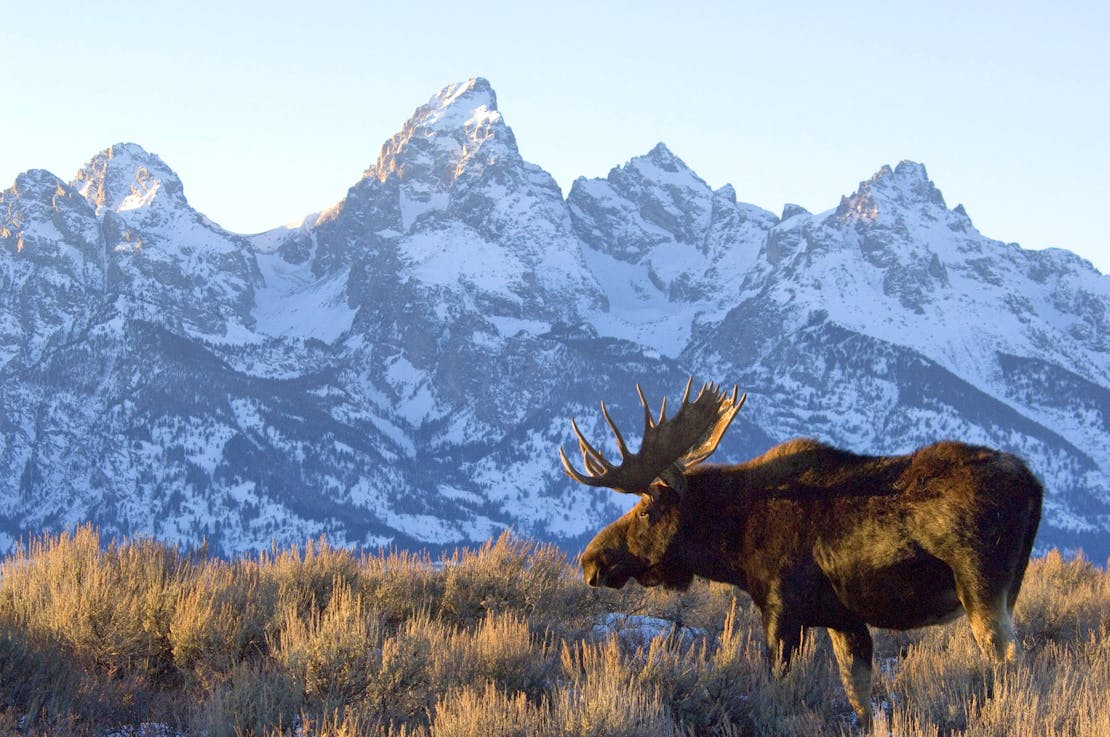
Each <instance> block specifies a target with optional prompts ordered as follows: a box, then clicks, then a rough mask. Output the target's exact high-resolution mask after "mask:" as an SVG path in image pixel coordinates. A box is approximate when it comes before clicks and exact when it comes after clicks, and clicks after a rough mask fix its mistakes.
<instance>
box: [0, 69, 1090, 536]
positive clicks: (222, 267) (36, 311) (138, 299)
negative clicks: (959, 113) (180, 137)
mask: <svg viewBox="0 0 1110 737" xmlns="http://www.w3.org/2000/svg"><path fill="white" fill-rule="evenodd" d="M0 284H2V285H3V290H2V291H0V374H2V376H0V379H2V380H3V382H4V386H5V391H4V392H3V393H2V394H0V469H2V471H3V476H2V478H4V479H6V481H3V482H0V547H2V546H6V545H10V544H12V543H13V542H14V540H15V539H17V538H18V537H19V536H20V535H21V534H24V533H26V532H27V531H37V530H41V529H47V528H49V529H57V528H59V527H62V526H66V525H72V524H75V523H77V522H79V521H83V520H92V521H95V522H97V523H98V524H100V525H101V526H102V527H104V528H105V529H106V530H107V531H109V532H116V533H120V534H132V533H145V534H152V535H156V536H158V537H160V538H163V539H166V540H170V541H174V542H179V543H184V544H195V543H197V542H198V541H199V540H200V538H201V537H204V538H206V539H207V540H208V541H209V544H210V546H211V547H213V548H214V549H216V550H219V551H223V552H226V553H235V552H242V551H249V550H256V549H259V548H264V547H266V546H268V545H269V544H270V543H271V541H275V542H277V543H278V544H279V545H288V544H296V543H300V542H303V540H304V539H305V538H306V537H308V536H312V535H318V534H325V533H326V534H327V535H328V536H329V538H330V539H331V540H332V541H333V542H337V543H339V544H344V545H359V546H373V545H379V544H387V543H388V544H395V545H399V546H403V547H414V546H424V547H433V548H435V547H452V546H454V545H458V544H466V543H473V542H477V541H480V540H483V539H485V538H486V537H487V536H489V535H491V534H493V533H495V532H496V531H497V530H499V529H501V528H503V527H505V526H514V527H516V528H517V529H518V530H520V531H521V532H524V533H527V534H531V535H535V536H537V537H539V538H541V539H546V540H552V541H556V542H559V543H561V544H563V545H566V546H568V547H569V548H572V549H573V548H574V547H575V546H576V545H579V544H580V543H581V542H582V541H583V540H584V539H586V538H587V537H588V536H589V535H591V534H592V532H593V531H594V530H595V529H596V528H597V526H598V525H599V524H601V523H602V522H604V521H605V520H607V519H608V518H611V517H612V516H614V515H616V514H617V513H618V512H619V511H620V510H621V509H623V508H625V507H627V505H628V503H629V501H630V500H628V499H627V498H625V497H623V495H618V494H613V493H609V492H606V491H603V490H596V489H585V488H578V487H577V485H575V484H574V483H573V482H571V481H570V480H569V479H567V478H566V477H565V476H563V475H562V473H561V471H560V469H559V466H558V462H557V460H556V455H555V448H556V446H558V445H560V444H562V445H567V444H568V442H569V440H570V431H569V419H570V417H571V416H575V417H577V418H578V420H579V423H580V425H581V426H582V427H583V429H584V430H585V431H586V432H587V434H589V435H590V436H591V437H593V438H595V439H596V440H597V441H598V442H599V443H602V444H603V445H604V444H607V443H609V444H611V440H610V439H609V433H608V430H607V428H605V427H604V423H602V422H601V419H600V415H599V412H598V410H597V401H598V400H599V399H605V400H606V402H607V404H608V405H609V406H610V408H611V409H612V411H613V412H614V414H615V415H616V417H617V420H618V422H619V423H620V424H621V425H622V426H623V427H626V428H627V429H628V432H627V434H628V435H629V436H630V437H629V440H630V442H633V443H634V442H635V434H636V433H635V430H636V428H638V427H639V423H640V419H639V418H640V416H641V410H640V408H639V405H638V402H637V400H636V398H635V393H634V391H633V390H632V386H633V384H634V383H637V382H639V383H641V384H643V386H644V389H645V391H646V392H647V394H648V395H649V397H650V399H651V401H652V402H653V403H657V402H658V401H659V399H660V398H661V396H662V395H663V394H664V393H670V394H672V395H674V394H675V393H676V392H678V391H679V390H680V389H681V386H682V385H683V383H684V382H685V378H686V376H687V375H689V374H690V373H694V374H695V375H696V376H698V377H699V378H705V379H711V380H718V381H724V382H730V383H731V382H733V381H735V382H737V383H739V384H740V385H741V387H742V388H744V389H745V390H747V391H748V392H749V395H750V398H749V402H748V405H747V406H746V407H745V409H744V411H743V413H741V415H740V417H739V418H738V420H737V422H736V424H735V426H734V427H733V429H732V430H731V431H730V433H729V435H728V436H727V437H726V439H725V442H724V444H723V445H722V448H721V450H720V451H719V453H718V455H719V457H720V459H721V460H730V459H741V458H745V457H750V456H752V455H754V454H756V453H759V452H761V451H763V450H765V449H766V448H767V447H768V446H769V445H771V444H772V443H774V442H778V441H780V440H784V439H787V438H789V437H793V436H795V435H815V436H818V437H821V438H824V439H826V440H829V441H831V442H835V443H838V444H841V445H844V446H846V447H850V448H852V449H854V450H857V451H863V452H904V451H907V450H910V449H912V448H913V447H915V446H917V445H919V444H922V443H926V442H930V441H932V440H936V439H940V438H944V437H954V438H960V439H965V440H970V441H973V442H982V443H987V444H990V445H993V446H997V447H1003V448H1007V449H1011V450H1014V451H1015V452H1018V453H1020V454H1021V455H1023V456H1024V457H1025V458H1027V459H1028V460H1029V462H1030V463H1031V465H1032V466H1033V467H1034V469H1035V470H1036V472H1037V473H1038V474H1039V475H1040V476H1041V477H1042V478H1043V479H1044V480H1045V482H1046V487H1047V491H1048V498H1047V501H1046V515H1045V522H1044V524H1043V525H1042V533H1041V544H1042V545H1060V546H1063V547H1076V546H1083V547H1085V548H1086V549H1087V550H1088V551H1089V552H1090V553H1092V554H1093V555H1096V556H1105V555H1107V554H1110V481H1108V479H1110V467H1108V465H1107V464H1108V461H1107V459H1108V458H1110V453H1108V451H1110V427H1108V422H1110V419H1108V418H1110V324H1108V320H1110V318H1108V314H1110V278H1108V277H1106V276H1103V275H1101V274H1099V273H1098V272H1096V271H1095V270H1094V269H1093V268H1091V267H1090V265H1089V264H1086V262H1083V261H1082V260H1080V259H1078V258H1077V257H1075V256H1073V255H1071V254H1069V253H1067V252H1063V251H1046V252H1030V251H1025V250H1023V249H1021V248H1020V247H1018V246H1016V245H1013V244H1002V243H999V242H997V241H993V240H990V239H989V238H985V237H983V236H982V235H981V234H979V233H978V231H976V230H975V228H974V226H973V225H972V224H971V221H970V220H969V219H968V217H967V215H966V213H965V212H964V210H963V208H962V207H957V208H955V209H952V210H949V209H948V208H947V206H946V204H945V203H944V200H943V197H942V196H941V194H940V192H939V190H937V188H936V187H935V186H934V185H933V183H932V182H930V181H929V179H928V177H927V175H926V172H925V169H924V167H922V166H921V165H919V164H914V163H911V162H903V163H902V164H899V165H898V166H897V167H895V168H894V169H890V168H889V167H884V168H883V169H881V170H880V171H879V172H878V173H877V174H876V175H875V176H874V177H873V178H872V179H870V180H868V181H866V182H863V183H861V185H860V186H859V188H858V189H857V191H856V192H854V193H853V194H851V195H849V196H847V197H844V198H842V200H841V203H840V205H839V206H838V207H835V208H832V209H830V210H829V211H827V212H824V213H819V214H811V213H808V212H806V211H804V210H802V209H801V208H798V207H795V206H787V207H786V208H784V211H783V215H782V218H779V217H776V216H775V215H773V214H771V213H769V212H766V211H764V210H761V209H759V208H757V207H754V206H752V205H746V204H743V203H740V202H737V199H736V194H735V192H733V190H732V188H731V187H727V186H726V187H722V188H720V189H718V190H716V191H713V190H712V189H711V188H710V187H709V186H708V185H707V184H706V183H705V182H704V181H702V180H701V179H700V178H699V177H698V176H697V174H696V173H694V172H693V171H692V170H691V169H690V168H689V167H688V166H686V164H685V163H683V162H682V161H681V159H680V158H678V157H677V156H676V155H675V154H674V153H672V152H671V151H669V150H668V149H667V148H666V147H665V146H663V145H662V144H660V145H659V146H657V147H655V148H654V149H653V150H651V151H649V152H647V153H646V154H645V155H643V156H640V157H636V158H634V159H633V160H632V161H630V162H628V163H626V164H624V165H623V166H620V167H617V168H615V169H613V170H612V171H611V172H610V174H609V175H608V177H606V178H605V179H603V180H602V179H598V180H587V179H579V180H578V181H577V182H575V184H574V186H573V187H572V189H571V191H570V193H569V194H568V195H567V198H566V199H565V200H564V198H563V196H562V193H561V192H560V191H559V189H558V187H557V185H556V184H555V182H554V180H553V179H552V178H551V177H550V176H549V175H548V174H547V173H546V172H544V171H543V170H542V169H540V168H539V167H538V166H536V165H534V164H531V163H529V162H526V161H524V160H523V159H522V157H521V156H520V153H519V151H518V149H517V146H516V139H515V136H514V134H513V132H512V130H511V129H510V128H509V127H508V126H507V125H506V124H505V121H504V119H503V117H502V115H501V112H500V110H499V109H498V105H497V99H496V95H495V94H494V91H493V89H492V88H491V87H490V85H489V83H488V82H486V81H485V80H482V79H473V80H469V81H467V82H463V83H460V84H455V85H451V86H449V87H447V88H445V89H444V90H442V91H441V92H440V93H438V94H436V95H434V96H433V97H432V98H431V99H430V100H429V101H428V102H427V104H425V105H423V106H421V107H419V108H417V110H416V111H415V112H414V113H413V115H412V117H411V118H410V120H409V121H408V122H407V123H406V124H405V125H404V126H403V127H402V129H401V131H400V132H399V133H398V134H397V135H396V136H394V137H393V138H391V139H390V140H389V141H387V142H386V143H385V144H384V145H383V147H382V149H381V152H380V154H379V156H378V158H377V161H376V162H375V163H374V164H373V165H371V166H370V167H369V168H368V169H367V170H366V172H365V174H364V176H363V177H362V178H361V179H360V181H358V182H356V183H355V184H354V185H353V186H352V187H351V188H350V190H349V191H348V193H347V195H346V197H345V198H344V199H343V200H342V201H340V202H339V203H337V204H336V205H335V206H334V207H332V208H330V209H329V210H326V211H324V212H321V213H314V214H312V215H309V216H306V217H305V218H303V219H302V220H301V222H300V223H298V224H296V225H293V226H288V227H283V228H278V229H275V230H272V231H270V232H267V233H263V234H259V235H254V236H240V235H236V234H233V233H228V232H226V231H224V230H223V229H222V228H220V227H219V226H218V225H216V224H214V223H212V222H211V221H210V220H208V219H207V218H205V217H204V216H203V215H201V214H200V213H197V212H196V211H194V210H193V209H192V208H191V207H190V206H189V204H188V202H187V200H186V199H185V196H184V188H183V186H182V183H181V181H180V179H179V178H178V177H177V176H176V174H174V173H173V171H172V169H170V168H169V167H168V166H167V165H166V164H165V163H164V162H162V161H161V160H160V159H159V158H158V157H157V156H154V155H153V154H150V153H148V152H146V151H144V150H143V149H142V148H140V147H139V146H136V145H134V144H119V145H116V146H112V147H111V148H110V149H107V150H105V151H104V152H101V153H100V154H98V155H97V156H96V157H94V158H93V159H92V160H91V161H90V162H89V164H87V165H86V166H85V167H84V168H82V170H81V171H80V172H78V174H77V176H76V177H75V178H74V180H73V181H72V182H71V183H65V182H62V181H61V180H59V179H57V177H54V176H53V175H51V174H49V173H47V172H42V171H31V172H28V173H26V174H24V175H21V176H20V177H19V178H18V179H17V181H16V183H15V185H14V186H13V187H12V188H11V189H9V190H6V191H4V192H3V193H0ZM672 398H674V397H673V396H672ZM568 447H569V446H568ZM607 447H609V450H610V451H613V452H615V448H613V447H611V445H609V446H607Z"/></svg>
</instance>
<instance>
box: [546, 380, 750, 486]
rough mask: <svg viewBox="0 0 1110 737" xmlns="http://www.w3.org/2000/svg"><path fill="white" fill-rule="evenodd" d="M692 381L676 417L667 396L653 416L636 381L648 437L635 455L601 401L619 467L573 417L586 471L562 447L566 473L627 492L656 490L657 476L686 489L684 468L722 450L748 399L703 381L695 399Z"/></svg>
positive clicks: (594, 484)
mask: <svg viewBox="0 0 1110 737" xmlns="http://www.w3.org/2000/svg"><path fill="white" fill-rule="evenodd" d="M693 383H694V379H693V377H690V380H689V381H687V382H686V391H685V392H684V393H683V395H682V405H681V406H680V407H679V410H678V414H676V415H675V416H674V417H673V418H671V419H667V398H666V397H663V406H662V407H661V408H660V410H659V419H657V420H656V419H653V418H652V415H651V410H650V409H648V404H647V400H645V399H644V393H643V391H641V390H640V385H639V384H637V385H636V393H637V394H638V395H639V397H640V404H641V405H643V407H644V437H643V442H642V443H641V444H640V450H639V451H637V452H636V453H630V452H629V450H628V446H627V445H626V444H625V442H624V437H623V436H622V435H621V432H620V430H618V429H617V426H616V424H615V423H614V422H613V418H612V417H610V416H609V410H608V409H607V408H606V407H605V402H602V403H601V414H602V416H604V417H605V422H606V423H608V425H609V428H610V429H611V430H612V431H613V435H614V436H615V437H616V439H617V448H618V449H619V450H620V454H621V464H620V465H619V466H614V465H613V464H612V463H610V462H609V461H608V460H606V458H605V456H603V455H602V454H601V453H600V452H599V451H598V450H597V449H596V448H594V447H593V446H592V445H590V442H589V441H588V440H586V438H585V437H584V436H583V435H582V431H581V430H579V429H578V423H577V422H575V421H574V420H573V419H571V421H570V424H571V427H573V428H574V434H575V435H576V436H577V437H578V447H579V449H580V450H581V451H582V461H583V462H584V463H585V465H586V473H581V472H579V471H577V470H575V468H574V467H573V466H571V465H570V461H568V460H567V457H566V454H565V453H563V449H562V448H559V460H561V461H562V462H563V468H564V469H565V470H566V474H567V475H568V476H570V477H571V478H572V479H574V480H575V481H577V482H579V483H582V484H586V485H587V486H606V487H608V488H610V489H613V490H615V491H621V492H624V493H626V494H645V493H651V491H650V490H651V484H652V482H654V481H655V480H656V479H662V480H664V481H666V482H667V483H668V485H669V486H671V487H672V488H676V490H678V491H681V489H680V488H678V487H679V486H681V485H682V478H683V474H684V472H685V471H686V470H687V469H689V468H691V467H693V466H695V465H697V464H698V463H701V462H702V461H704V460H705V459H706V458H708V457H709V456H710V455H711V454H712V453H713V451H715V450H716V449H717V444H718V443H720V442H721V437H722V436H724V434H725V430H727V429H728V426H729V424H731V423H732V420H733V418H734V417H736V413H737V412H739V411H740V408H741V407H742V406H743V405H744V400H745V399H747V398H748V395H747V394H745V395H744V396H742V397H740V398H739V401H737V393H738V389H736V387H733V389H732V394H731V395H728V394H725V393H724V392H723V391H721V390H720V387H719V386H718V385H716V384H704V385H703V386H702V388H701V391H700V392H698V396H697V398H696V399H694V401H693V402H690V401H688V400H689V398H690V387H691V385H692V384H693Z"/></svg>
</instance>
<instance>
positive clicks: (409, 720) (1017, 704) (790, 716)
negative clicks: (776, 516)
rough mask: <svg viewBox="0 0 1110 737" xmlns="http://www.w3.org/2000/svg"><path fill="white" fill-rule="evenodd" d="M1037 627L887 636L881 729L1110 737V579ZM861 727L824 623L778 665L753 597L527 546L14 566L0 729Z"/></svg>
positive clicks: (554, 734)
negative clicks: (588, 574)
mask: <svg viewBox="0 0 1110 737" xmlns="http://www.w3.org/2000/svg"><path fill="white" fill-rule="evenodd" d="M614 613H615V614H614ZM659 620H665V621H664V622H663V623H662V624H663V626H658V625H660V621H659ZM652 625H655V627H654V628H653V627H652ZM1016 625H1017V629H1018V632H1019V636H1020V638H1021V639H1022V641H1023V644H1024V648H1025V654H1024V657H1023V659H1022V660H1021V662H1020V663H1018V664H1016V665H1012V666H1006V667H1004V668H1001V669H996V668H992V667H991V666H990V665H989V664H988V663H987V662H986V661H985V659H984V658H982V657H981V656H980V654H979V652H978V650H977V648H976V646H975V644H974V641H973V640H972V637H971V632H970V629H969V627H968V625H967V623H966V620H964V619H961V620H958V621H957V622H954V623H952V624H949V625H946V626H943V627H934V628H928V629H923V630H917V631H913V632H908V633H890V632H883V631H880V630H876V631H875V639H876V662H875V666H876V668H875V686H874V701H875V704H876V719H875V724H874V725H873V734H875V735H883V736H884V737H886V736H888V735H894V736H898V737H901V736H904V737H936V736H939V735H969V736H970V735H974V736H976V737H978V736H980V735H982V736H984V737H985V736H988V735H1038V736H1040V735H1043V736H1048V737H1052V736H1056V735H1060V736H1062V735H1074V736H1075V737H1105V735H1108V734H1110V574H1108V573H1107V572H1106V570H1105V569H1104V568H1099V567H1097V566H1094V565H1092V564H1091V563H1089V562H1086V561H1084V560H1064V559H1063V558H1061V556H1059V555H1058V554H1056V553H1050V554H1048V555H1046V556H1044V557H1042V558H1038V559H1035V560H1034V561H1033V563H1032V564H1031V566H1030V568H1029V572H1028V574H1027V575H1026V579H1025V586H1024V588H1023V590H1022V594H1021V598H1020V599H1019V601H1018V606H1017V612H1016ZM860 733H861V730H860V728H859V727H858V726H857V724H856V722H855V718H854V716H853V714H852V710H851V708H850V707H849V705H848V701H847V698H846V697H845V695H844V693H843V691H842V689H841V686H840V683H839V680H838V678H837V676H836V669H835V665H834V664H833V662H832V654H831V650H830V647H829V644H828V640H827V637H826V636H825V634H824V632H823V631H820V630H817V631H813V632H812V633H811V636H810V637H808V639H807V642H806V645H805V647H804V648H803V652H802V654H801V656H800V657H799V658H798V660H797V661H796V663H795V665H794V666H793V667H792V668H791V669H790V670H789V671H788V672H786V673H780V674H772V673H770V672H769V669H768V666H767V664H766V660H765V658H764V655H763V640H762V634H761V632H760V626H759V618H758V613H757V612H756V610H755V607H754V605H753V604H752V603H751V600H750V599H748V598H747V596H746V595H744V594H742V593H737V592H736V590H735V589H733V588H731V587H727V586H721V585H717V584H709V583H705V582H699V583H697V584H695V586H694V587H692V588H691V590H690V591H688V592H685V593H682V594H676V593H671V592H663V591H657V590H648V589H644V588H641V587H639V586H637V585H635V584H634V583H633V584H630V585H629V586H627V587H625V589H623V590H621V591H607V590H606V591H596V590H592V589H589V588H587V587H586V586H585V585H584V584H583V583H582V582H581V578H580V576H579V573H578V570H577V567H576V566H575V565H574V563H573V561H571V560H568V559H567V557H566V556H565V555H564V554H562V553H561V552H559V551H558V550H556V549H555V548H552V547H548V546H544V545H537V544H535V543H532V542H530V541H528V540H524V539H520V538H517V537H513V536H510V535H504V536H502V537H501V538H499V539H497V540H496V541H491V542H490V543H488V544H486V545H485V546H483V547H481V548H480V549H477V550H468V551H461V552H458V553H456V554H455V555H453V556H448V557H446V558H442V559H431V558H428V557H422V556H420V555H412V554H406V553H380V554H367V555H357V554H353V553H351V552H349V551H346V550H340V549H335V548H332V547H329V546H328V545H327V544H326V543H324V542H311V543H309V544H308V545H307V546H306V547H305V549H303V550H287V551H275V552H273V553H271V554H267V555H262V556H259V557H256V558H250V559H239V560H233V561H222V560H215V559H208V558H206V557H204V556H202V555H194V554H186V553H183V552H180V551H178V550H175V549H174V548H170V547H166V546H164V545H161V544H158V543H154V542H150V541H133V542H125V543H108V542H107V541H104V540H101V539H100V538H99V535H98V534H97V532H96V531H94V530H92V529H89V528H81V529H79V530H77V531H75V532H73V533H71V534H63V535H60V536H54V537H49V538H44V539H40V540H37V541H35V542H33V543H32V544H30V545H29V546H28V547H27V549H26V550H24V551H22V552H20V553H17V554H13V555H11V556H8V557H7V558H5V559H4V560H3V562H2V563H0V734H25V735H107V734H112V735H134V736H135V737H139V736H142V735H156V734H157V735H209V736H210V737H225V736H231V735H265V736H270V735H274V736H276V735H300V736H301V737H310V736H312V735H320V736H324V735H328V736H331V735H335V736H337V737H338V736H350V737H354V736H355V735H375V736H379V737H400V736H401V735H405V736H408V737H415V736H420V737H470V736H477V735H488V736H490V737H502V736H504V737H510V736H513V737H516V736H519V737H586V736H596V737H625V736H632V735H725V736H734V735H735V736H739V735H744V736H747V735H799V736H802V735H805V736H807V737H809V736H815V735H816V736H820V735H846V734H860ZM868 733H869V734H870V733H871V732H868Z"/></svg>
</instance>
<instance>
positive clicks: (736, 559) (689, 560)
mask: <svg viewBox="0 0 1110 737" xmlns="http://www.w3.org/2000/svg"><path fill="white" fill-rule="evenodd" d="M726 468H727V469H728V470H729V473H731V474H733V475H732V476H731V477H729V476H726V475H725V474H723V473H722V471H723V470H724V469H726ZM736 472H737V471H736V468H735V467H726V466H717V465H708V464H707V465H701V466H698V467H697V468H696V469H693V470H691V471H689V472H688V473H687V474H686V492H685V493H684V494H683V497H682V501H681V503H680V524H679V532H678V535H676V538H675V544H676V547H677V549H678V550H679V551H681V553H680V554H679V556H677V557H678V558H679V559H680V560H681V562H682V564H683V565H685V566H686V567H688V568H689V569H690V572H691V573H693V574H694V575H697V576H701V577H702V578H708V579H710V580H711V581H719V582H722V583H729V584H733V585H737V586H743V585H744V584H745V579H746V576H745V575H744V571H743V555H742V554H741V552H742V550H743V548H744V538H745V528H746V526H747V520H748V516H749V511H748V506H749V505H748V500H747V499H746V495H745V494H744V493H743V484H737V483H736V477H735V474H736Z"/></svg>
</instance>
